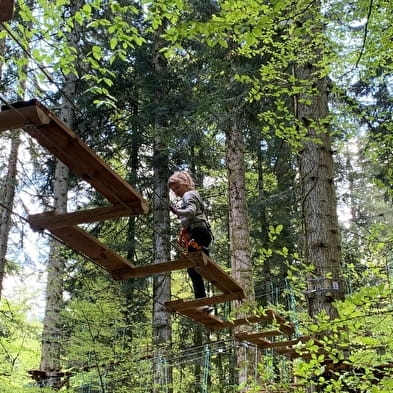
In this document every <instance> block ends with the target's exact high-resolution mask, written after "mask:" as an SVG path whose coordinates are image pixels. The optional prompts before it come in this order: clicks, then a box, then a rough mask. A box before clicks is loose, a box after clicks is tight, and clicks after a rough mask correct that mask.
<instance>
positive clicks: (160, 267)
mask: <svg viewBox="0 0 393 393" xmlns="http://www.w3.org/2000/svg"><path fill="white" fill-rule="evenodd" d="M200 254H202V253H199V252H198V253H197V252H195V253H190V254H188V255H183V256H181V257H180V258H179V259H177V260H175V261H168V262H160V263H152V264H151V265H144V266H136V267H135V269H134V270H133V271H132V272H131V271H128V270H127V271H125V272H124V273H122V272H121V271H119V272H118V274H119V275H120V276H121V277H122V278H123V279H128V278H134V277H145V276H151V275H154V274H162V273H169V272H171V271H174V270H181V269H186V268H188V267H194V266H196V265H198V264H201V263H204V262H203V258H202V257H201V255H200Z"/></svg>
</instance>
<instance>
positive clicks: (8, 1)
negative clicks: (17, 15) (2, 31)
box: [0, 0, 14, 22]
mask: <svg viewBox="0 0 393 393" xmlns="http://www.w3.org/2000/svg"><path fill="white" fill-rule="evenodd" d="M13 13H14V0H0V22H7V21H9V20H11V19H12V15H13Z"/></svg>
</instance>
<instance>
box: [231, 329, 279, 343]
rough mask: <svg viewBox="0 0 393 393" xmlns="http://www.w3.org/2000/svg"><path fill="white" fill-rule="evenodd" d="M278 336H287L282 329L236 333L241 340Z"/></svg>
mask: <svg viewBox="0 0 393 393" xmlns="http://www.w3.org/2000/svg"><path fill="white" fill-rule="evenodd" d="M276 336H285V333H283V332H282V331H281V330H265V331H260V332H239V333H237V334H236V337H237V338H239V339H241V340H246V341H247V340H248V339H249V338H250V339H253V338H264V337H276Z"/></svg>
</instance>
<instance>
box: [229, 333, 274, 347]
mask: <svg viewBox="0 0 393 393" xmlns="http://www.w3.org/2000/svg"><path fill="white" fill-rule="evenodd" d="M235 338H236V339H238V340H239V341H248V342H249V343H251V344H255V345H257V346H259V347H260V346H266V345H269V344H271V341H269V340H267V339H266V338H264V337H261V336H257V335H253V334H249V335H247V334H244V333H243V334H239V333H236V334H235Z"/></svg>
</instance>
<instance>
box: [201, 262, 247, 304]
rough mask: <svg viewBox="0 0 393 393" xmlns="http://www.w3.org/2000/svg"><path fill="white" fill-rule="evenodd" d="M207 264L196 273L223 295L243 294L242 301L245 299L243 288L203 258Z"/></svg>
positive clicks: (219, 267) (218, 267)
mask: <svg viewBox="0 0 393 393" xmlns="http://www.w3.org/2000/svg"><path fill="white" fill-rule="evenodd" d="M205 258H206V261H207V264H206V265H205V266H203V267H201V266H199V267H197V268H196V271H197V272H198V273H199V274H200V275H201V276H202V277H203V278H204V279H205V280H207V281H209V282H210V283H212V284H213V285H214V286H215V287H217V288H218V289H219V290H220V291H222V292H224V293H230V292H235V293H239V292H243V296H242V299H243V298H245V292H244V290H243V288H242V287H241V286H240V285H239V284H238V283H237V282H236V281H235V280H234V279H233V278H232V277H231V276H230V275H229V274H228V273H227V272H226V271H225V270H224V269H222V268H221V266H219V265H218V264H216V263H214V262H213V261H212V260H211V259H210V258H209V257H207V256H205Z"/></svg>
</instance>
